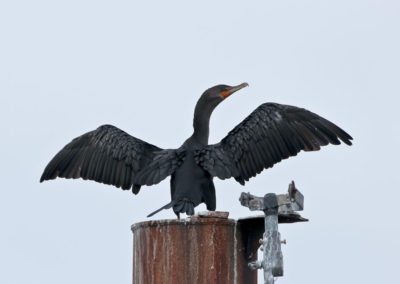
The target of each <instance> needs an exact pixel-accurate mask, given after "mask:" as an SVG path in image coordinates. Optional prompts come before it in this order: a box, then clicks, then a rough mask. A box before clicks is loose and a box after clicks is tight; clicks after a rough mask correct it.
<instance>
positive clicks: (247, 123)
mask: <svg viewBox="0 0 400 284" xmlns="http://www.w3.org/2000/svg"><path fill="white" fill-rule="evenodd" d="M352 139H353V138H352V137H351V136H350V135H349V134H347V133H346V132H345V131H344V130H342V129H341V128H339V127H338V126H336V125H335V124H333V123H332V122H330V121H328V120H326V119H324V118H323V117H320V116H319V115H317V114H315V113H312V112H310V111H308V110H306V109H302V108H298V107H294V106H288V105H281V104H276V103H265V104H262V105H261V106H259V107H258V108H257V109H256V110H254V111H253V112H252V113H251V114H250V115H249V116H248V117H247V118H246V119H245V120H244V121H242V122H241V123H240V124H239V125H237V126H236V127H235V128H234V129H233V130H232V131H231V132H229V134H228V135H227V136H226V137H225V138H224V139H222V140H221V142H220V143H218V144H214V145H208V146H206V147H205V148H203V149H201V150H198V151H197V152H196V153H195V159H196V162H197V163H198V164H199V165H200V166H202V167H203V168H204V169H205V170H207V171H208V172H209V173H210V174H211V175H213V176H217V177H219V178H221V179H226V178H230V177H234V178H235V179H236V180H237V181H238V182H239V183H241V184H244V183H245V181H248V180H249V179H250V178H251V177H254V176H256V175H257V174H258V173H260V172H261V171H262V170H263V169H267V168H271V167H273V165H274V164H276V163H278V162H280V161H281V160H283V159H287V158H289V157H291V156H295V155H297V153H299V152H300V151H301V150H304V151H317V150H319V149H320V148H321V146H325V145H327V144H334V145H338V144H340V140H341V141H343V142H344V143H346V144H347V145H351V141H350V140H352Z"/></svg>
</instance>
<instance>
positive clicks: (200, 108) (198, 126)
mask: <svg viewBox="0 0 400 284" xmlns="http://www.w3.org/2000/svg"><path fill="white" fill-rule="evenodd" d="M214 108H215V106H212V105H210V104H206V103H204V102H202V101H201V100H200V101H198V102H197V104H196V108H195V110H194V118H193V129H194V132H193V135H192V137H193V138H194V139H195V140H196V141H197V142H199V143H201V144H204V145H208V137H209V133H210V117H211V113H212V112H213V110H214Z"/></svg>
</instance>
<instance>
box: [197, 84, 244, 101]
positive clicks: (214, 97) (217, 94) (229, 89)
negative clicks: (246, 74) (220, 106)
mask: <svg viewBox="0 0 400 284" xmlns="http://www.w3.org/2000/svg"><path fill="white" fill-rule="evenodd" d="M248 86H249V84H247V83H242V84H240V85H237V86H228V85H216V86H214V87H211V88H209V89H207V90H206V91H205V92H204V93H203V95H202V97H203V98H204V99H205V100H207V101H209V102H216V103H220V102H222V101H223V100H224V99H226V98H227V97H229V96H230V95H232V94H233V93H234V92H236V91H239V90H240V89H243V88H244V87H248Z"/></svg>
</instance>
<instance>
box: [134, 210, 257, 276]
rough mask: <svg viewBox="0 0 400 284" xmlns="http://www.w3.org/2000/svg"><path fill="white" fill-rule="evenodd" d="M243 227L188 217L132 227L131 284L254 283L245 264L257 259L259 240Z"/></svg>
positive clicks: (222, 220) (148, 222)
mask: <svg viewBox="0 0 400 284" xmlns="http://www.w3.org/2000/svg"><path fill="white" fill-rule="evenodd" d="M245 223H246V222H245ZM245 223H240V222H237V221H235V220H232V219H228V218H216V217H211V218H210V217H207V218H201V217H192V218H190V219H183V220H158V221H147V222H141V223H137V224H134V225H132V232H133V284H170V283H171V284H181V283H182V284H186V283H197V284H202V283H204V284H217V283H218V284H220V283H224V284H225V283H226V284H230V283H232V284H233V283H235V284H236V283H237V284H240V283H246V284H255V283H257V273H256V272H255V271H252V270H250V269H249V268H248V265H247V263H248V262H250V261H252V260H254V259H255V258H256V256H257V253H256V251H257V247H258V238H259V235H258V236H255V235H254V234H249V230H248V228H247V225H246V224H247V223H248V222H247V223H246V224H245Z"/></svg>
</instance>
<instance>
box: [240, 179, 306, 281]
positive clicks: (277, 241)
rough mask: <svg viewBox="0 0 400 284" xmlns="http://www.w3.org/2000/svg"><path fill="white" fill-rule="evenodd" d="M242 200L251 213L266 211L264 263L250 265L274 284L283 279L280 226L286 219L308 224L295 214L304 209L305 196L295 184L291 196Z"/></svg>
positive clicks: (242, 197)
mask: <svg viewBox="0 0 400 284" xmlns="http://www.w3.org/2000/svg"><path fill="white" fill-rule="evenodd" d="M239 201H240V203H241V204H242V206H245V207H248V208H249V209H250V210H251V211H255V210H261V211H264V214H265V223H264V224H265V233H264V235H263V239H262V240H260V244H261V249H262V251H263V260H262V261H259V260H258V261H253V262H250V263H249V267H250V268H251V269H261V268H262V269H264V283H265V284H273V283H274V277H280V276H283V256H282V250H281V243H282V241H281V236H280V233H279V231H278V223H279V222H280V221H281V220H284V221H285V223H294V222H302V221H308V220H307V219H305V218H303V217H301V216H300V214H298V213H296V212H295V211H302V210H303V208H304V196H303V194H301V192H300V191H299V190H298V189H297V188H296V186H295V184H294V181H292V182H291V183H290V184H289V189H288V193H287V194H279V195H277V194H275V193H268V194H266V195H264V197H257V196H254V195H252V194H250V193H245V192H242V194H241V195H240V198H239ZM284 243H286V241H284Z"/></svg>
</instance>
